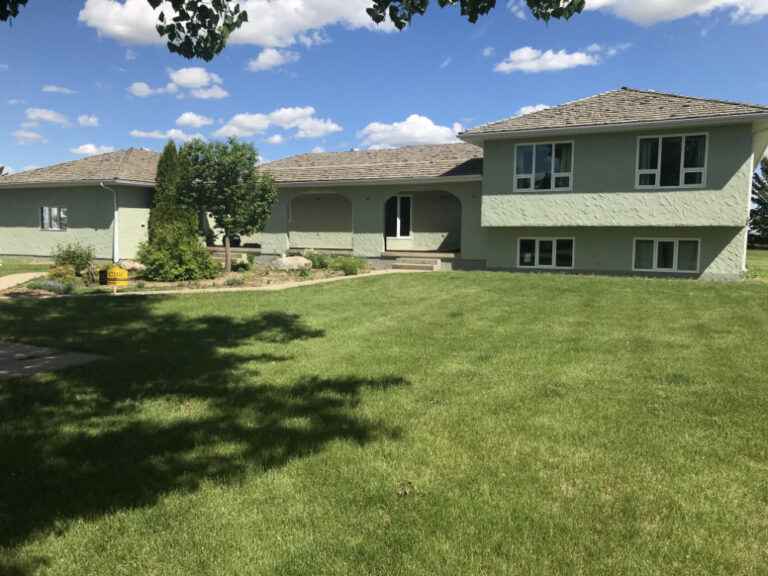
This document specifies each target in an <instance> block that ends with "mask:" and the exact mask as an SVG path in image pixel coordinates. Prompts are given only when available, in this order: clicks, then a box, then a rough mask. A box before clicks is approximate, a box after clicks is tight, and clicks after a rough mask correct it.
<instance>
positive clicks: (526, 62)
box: [493, 46, 599, 74]
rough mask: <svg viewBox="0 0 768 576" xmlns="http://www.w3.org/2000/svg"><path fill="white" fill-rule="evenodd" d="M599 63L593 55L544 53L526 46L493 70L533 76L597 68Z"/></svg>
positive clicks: (562, 52)
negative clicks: (591, 67) (581, 67)
mask: <svg viewBox="0 0 768 576" xmlns="http://www.w3.org/2000/svg"><path fill="white" fill-rule="evenodd" d="M598 62H599V57H598V56H597V55H596V54H592V53H587V52H571V53H570V54H569V53H568V52H566V51H565V50H560V51H559V52H554V51H553V50H547V51H546V52H542V51H541V50H537V49H535V48H531V47H530V46H524V47H522V48H518V49H517V50H512V51H511V52H510V53H509V56H507V57H506V58H505V59H504V60H502V61H501V62H499V63H498V64H496V66H495V67H494V68H493V69H494V71H496V72H502V73H504V74H509V73H510V72H515V71H520V72H525V73H526V74H532V73H536V72H553V71H558V70H567V69H568V68H575V67H577V66H596V65H597V64H598Z"/></svg>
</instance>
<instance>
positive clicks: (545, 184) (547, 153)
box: [534, 144, 552, 190]
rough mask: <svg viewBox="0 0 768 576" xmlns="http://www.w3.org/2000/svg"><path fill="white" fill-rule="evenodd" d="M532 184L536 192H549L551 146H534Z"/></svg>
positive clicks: (550, 184) (550, 186)
mask: <svg viewBox="0 0 768 576" xmlns="http://www.w3.org/2000/svg"><path fill="white" fill-rule="evenodd" d="M534 184H535V188H536V190H549V189H550V188H552V144H537V145H536V174H535V178H534Z"/></svg>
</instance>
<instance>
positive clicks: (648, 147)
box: [637, 138, 659, 170]
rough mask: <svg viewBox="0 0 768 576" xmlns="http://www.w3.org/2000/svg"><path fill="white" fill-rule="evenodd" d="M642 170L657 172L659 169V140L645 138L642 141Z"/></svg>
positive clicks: (639, 164)
mask: <svg viewBox="0 0 768 576" xmlns="http://www.w3.org/2000/svg"><path fill="white" fill-rule="evenodd" d="M637 167H638V168H639V169H640V170H656V169H657V168H658V167H659V139H658V138H645V139H643V140H640V158H639V159H638V166H637Z"/></svg>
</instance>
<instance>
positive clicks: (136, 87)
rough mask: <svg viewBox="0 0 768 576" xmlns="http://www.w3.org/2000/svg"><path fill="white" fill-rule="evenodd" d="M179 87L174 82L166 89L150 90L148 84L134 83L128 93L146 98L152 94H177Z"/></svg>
mask: <svg viewBox="0 0 768 576" xmlns="http://www.w3.org/2000/svg"><path fill="white" fill-rule="evenodd" d="M178 90H179V89H178V87H177V86H176V84H174V83H173V82H169V83H168V84H167V85H166V86H165V88H150V87H149V84H147V83H146V82H134V83H133V84H131V85H130V87H129V88H128V91H129V92H130V93H131V94H133V95H134V96H138V97H139V98H146V97H147V96H151V95H152V94H175V93H176V92H178Z"/></svg>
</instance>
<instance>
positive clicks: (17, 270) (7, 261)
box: [0, 258, 51, 276]
mask: <svg viewBox="0 0 768 576" xmlns="http://www.w3.org/2000/svg"><path fill="white" fill-rule="evenodd" d="M0 260H2V261H3V265H2V266H0V276H8V275H10V274H23V273H24V272H40V273H41V274H42V273H43V272H45V271H46V270H48V268H50V267H51V263H50V262H43V261H40V260H27V259H25V258H0Z"/></svg>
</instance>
